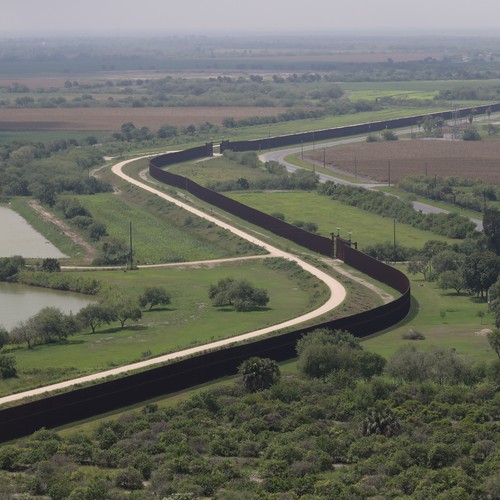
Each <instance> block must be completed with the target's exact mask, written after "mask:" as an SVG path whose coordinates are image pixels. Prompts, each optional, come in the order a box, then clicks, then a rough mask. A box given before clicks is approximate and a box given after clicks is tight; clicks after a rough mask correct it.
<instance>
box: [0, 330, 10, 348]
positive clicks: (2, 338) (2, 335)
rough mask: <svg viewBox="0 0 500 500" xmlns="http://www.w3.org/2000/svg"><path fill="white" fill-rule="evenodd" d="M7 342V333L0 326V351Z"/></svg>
mask: <svg viewBox="0 0 500 500" xmlns="http://www.w3.org/2000/svg"><path fill="white" fill-rule="evenodd" d="M8 341H9V332H8V331H7V330H6V329H5V328H4V327H3V326H2V325H0V351H1V350H2V347H3V346H4V345H5V344H6V343H7V342H8Z"/></svg>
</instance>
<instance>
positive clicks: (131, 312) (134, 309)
mask: <svg viewBox="0 0 500 500" xmlns="http://www.w3.org/2000/svg"><path fill="white" fill-rule="evenodd" d="M106 303H107V304H108V307H109V308H110V309H111V311H112V312H113V314H114V316H115V319H117V320H118V321H119V322H120V325H121V327H122V328H125V323H126V322H127V321H128V320H129V319H130V320H132V321H137V320H139V319H141V318H142V311H141V310H140V308H139V304H138V301H137V300H135V299H133V298H132V297H129V296H128V295H125V294H121V293H113V295H109V296H108V297H107V298H106Z"/></svg>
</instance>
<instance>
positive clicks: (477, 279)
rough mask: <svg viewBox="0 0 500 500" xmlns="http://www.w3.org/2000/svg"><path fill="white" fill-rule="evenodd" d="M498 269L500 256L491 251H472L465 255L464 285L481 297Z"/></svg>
mask: <svg viewBox="0 0 500 500" xmlns="http://www.w3.org/2000/svg"><path fill="white" fill-rule="evenodd" d="M499 270H500V258H499V257H498V256H497V255H495V254H494V253H493V252H489V251H485V252H474V253H472V254H470V255H467V256H466V257H465V261H464V269H463V275H464V279H465V284H466V287H467V288H468V289H469V290H470V291H471V292H472V293H476V294H477V295H481V297H483V295H484V292H486V291H487V290H488V288H490V287H491V285H493V283H495V281H496V280H497V278H498V273H499Z"/></svg>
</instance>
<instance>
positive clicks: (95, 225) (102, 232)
mask: <svg viewBox="0 0 500 500" xmlns="http://www.w3.org/2000/svg"><path fill="white" fill-rule="evenodd" d="M88 232H89V236H90V239H91V240H92V241H99V240H100V239H101V238H102V237H103V236H107V235H108V230H107V229H106V226H105V225H104V224H103V223H102V222H97V221H94V222H92V223H91V224H90V225H89V227H88Z"/></svg>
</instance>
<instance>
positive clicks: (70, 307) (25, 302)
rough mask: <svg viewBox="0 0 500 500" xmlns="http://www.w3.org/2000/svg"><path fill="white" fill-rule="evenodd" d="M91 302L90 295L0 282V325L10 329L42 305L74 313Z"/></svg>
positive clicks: (41, 307) (36, 311)
mask: <svg viewBox="0 0 500 500" xmlns="http://www.w3.org/2000/svg"><path fill="white" fill-rule="evenodd" d="M91 302H92V298H91V297H90V296H88V295H83V294H79V293H72V292H61V291H58V290H50V289H47V288H38V287H33V286H27V285H19V284H17V283H1V282H0V326H3V327H5V328H7V330H11V329H12V328H13V327H14V326H16V325H17V324H18V323H19V321H24V320H27V319H28V318H30V317H31V316H34V315H35V314H37V313H38V311H40V309H43V308H44V307H57V308H59V309H60V310H61V311H63V312H64V313H66V314H69V313H70V312H73V314H75V313H77V312H78V311H79V310H80V309H81V308H82V307H85V306H86V305H87V304H90V303H91Z"/></svg>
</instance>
